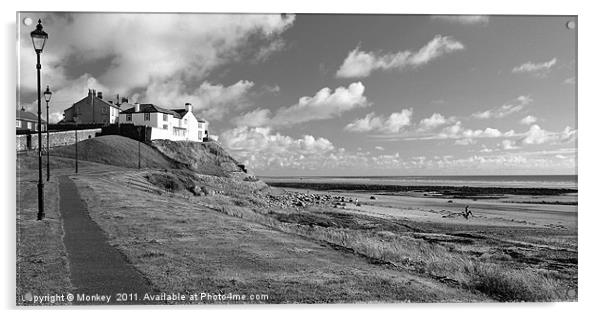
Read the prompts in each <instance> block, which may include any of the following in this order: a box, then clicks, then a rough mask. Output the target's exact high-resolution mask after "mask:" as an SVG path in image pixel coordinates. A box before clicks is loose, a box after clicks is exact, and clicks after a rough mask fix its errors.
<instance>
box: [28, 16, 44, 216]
mask: <svg viewBox="0 0 602 318" xmlns="http://www.w3.org/2000/svg"><path fill="white" fill-rule="evenodd" d="M30 35H31V41H32V42H33V48H34V49H35V51H36V55H37V58H38V60H37V61H38V62H37V64H36V69H37V71H38V220H42V219H44V183H43V181H42V96H40V95H41V93H42V88H41V87H40V86H41V85H40V69H42V65H41V64H40V54H41V53H42V51H43V50H44V45H46V39H48V33H46V32H44V30H43V27H42V20H41V19H39V20H38V25H37V26H36V29H35V30H33V31H31V33H30Z"/></svg>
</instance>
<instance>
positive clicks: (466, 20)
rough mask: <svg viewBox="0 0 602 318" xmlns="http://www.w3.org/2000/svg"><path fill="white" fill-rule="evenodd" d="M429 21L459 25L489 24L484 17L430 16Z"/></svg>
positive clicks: (487, 19)
mask: <svg viewBox="0 0 602 318" xmlns="http://www.w3.org/2000/svg"><path fill="white" fill-rule="evenodd" d="M431 19H433V20H441V21H445V22H451V23H460V24H483V25H486V24H488V23H489V17H488V16H486V15H434V16H431Z"/></svg>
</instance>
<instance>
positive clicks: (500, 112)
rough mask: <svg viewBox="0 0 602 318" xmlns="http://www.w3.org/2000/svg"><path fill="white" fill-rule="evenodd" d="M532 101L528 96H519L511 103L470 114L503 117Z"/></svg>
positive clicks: (473, 115) (476, 116)
mask: <svg viewBox="0 0 602 318" xmlns="http://www.w3.org/2000/svg"><path fill="white" fill-rule="evenodd" d="M532 102H533V99H532V98H531V97H529V96H519V97H517V98H516V100H515V101H514V102H512V103H508V104H504V105H502V106H499V107H496V108H493V109H488V110H485V111H482V112H476V113H474V114H472V117H475V118H478V119H489V118H503V117H506V116H508V115H511V114H514V113H517V112H519V111H521V110H523V108H525V107H526V106H527V105H529V104H531V103H532Z"/></svg>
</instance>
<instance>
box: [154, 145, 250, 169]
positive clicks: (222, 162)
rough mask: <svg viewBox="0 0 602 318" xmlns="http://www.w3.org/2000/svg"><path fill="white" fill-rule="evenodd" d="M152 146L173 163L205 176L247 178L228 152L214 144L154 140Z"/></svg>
mask: <svg viewBox="0 0 602 318" xmlns="http://www.w3.org/2000/svg"><path fill="white" fill-rule="evenodd" d="M153 146H154V147H155V148H156V149H157V150H158V151H160V152H161V153H162V154H163V155H165V156H166V157H167V158H169V159H170V160H172V161H173V162H178V163H180V164H184V165H186V166H187V167H188V168H189V169H190V170H193V171H195V172H198V173H200V174H205V175H213V176H228V177H242V178H244V177H247V174H246V173H244V172H243V171H242V169H241V168H240V167H239V164H240V163H239V162H238V161H236V160H235V159H234V158H232V156H230V154H228V152H226V151H225V150H224V149H222V148H221V147H220V146H219V145H218V144H216V143H213V142H211V143H199V142H191V141H171V140H154V141H153Z"/></svg>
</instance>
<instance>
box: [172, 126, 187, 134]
mask: <svg viewBox="0 0 602 318" xmlns="http://www.w3.org/2000/svg"><path fill="white" fill-rule="evenodd" d="M173 134H174V136H186V129H182V128H178V127H174V128H173Z"/></svg>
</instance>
